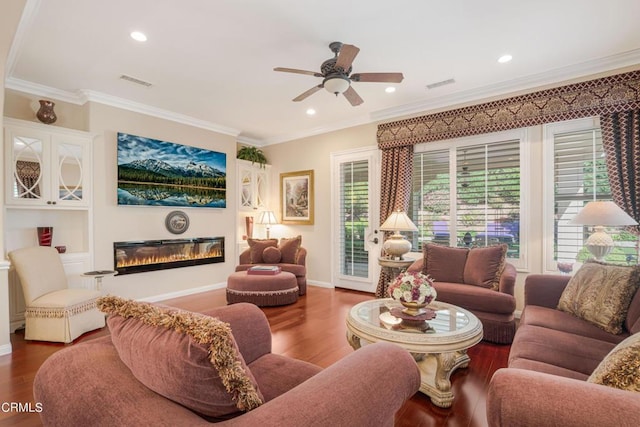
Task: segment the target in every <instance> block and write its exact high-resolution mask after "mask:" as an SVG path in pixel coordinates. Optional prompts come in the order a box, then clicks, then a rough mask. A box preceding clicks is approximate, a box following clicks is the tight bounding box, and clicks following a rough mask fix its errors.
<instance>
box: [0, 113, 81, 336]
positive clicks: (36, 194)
mask: <svg viewBox="0 0 640 427" xmlns="http://www.w3.org/2000/svg"><path fill="white" fill-rule="evenodd" d="M92 143H93V135H91V134H90V133H88V132H82V131H77V130H72V129H65V128H61V127H59V126H51V125H44V124H41V123H35V122H29V121H24V120H17V119H12V118H4V158H5V164H4V170H5V174H4V178H5V179H4V182H5V203H4V214H5V215H4V227H3V229H4V236H3V238H4V246H5V249H6V251H7V252H10V251H12V250H14V249H18V248H23V247H28V246H35V245H37V244H38V237H37V227H53V242H52V245H51V246H66V248H67V251H66V253H64V254H61V255H60V257H61V259H62V263H63V265H64V268H65V272H66V273H67V277H68V279H69V286H70V287H91V286H93V282H92V281H91V279H89V278H84V277H82V273H83V272H86V271H89V270H90V269H91V266H92V265H93V262H92V254H91V248H92V229H93V226H92V197H93V196H92V173H91V165H92ZM9 310H10V313H9V315H10V320H11V330H12V331H14V330H15V329H16V328H18V327H20V326H21V324H23V323H24V299H23V297H22V289H21V287H20V283H19V280H18V278H17V275H16V274H15V272H14V271H13V269H10V271H9Z"/></svg>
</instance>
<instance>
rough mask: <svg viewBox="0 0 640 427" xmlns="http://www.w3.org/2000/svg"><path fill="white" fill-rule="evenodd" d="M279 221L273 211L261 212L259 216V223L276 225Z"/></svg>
mask: <svg viewBox="0 0 640 427" xmlns="http://www.w3.org/2000/svg"><path fill="white" fill-rule="evenodd" d="M277 223H278V220H277V219H276V216H275V214H274V213H273V211H264V212H262V213H261V214H260V218H258V224H264V225H274V224H277Z"/></svg>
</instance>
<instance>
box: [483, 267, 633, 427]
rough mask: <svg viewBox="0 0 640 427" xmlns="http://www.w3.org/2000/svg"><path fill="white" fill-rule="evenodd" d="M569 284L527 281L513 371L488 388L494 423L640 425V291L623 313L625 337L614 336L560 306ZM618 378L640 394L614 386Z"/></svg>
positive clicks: (507, 426)
mask: <svg viewBox="0 0 640 427" xmlns="http://www.w3.org/2000/svg"><path fill="white" fill-rule="evenodd" d="M569 280H570V278H569V276H560V275H530V276H528V277H527V279H526V281H525V307H524V310H523V313H522V316H521V319H520V325H519V327H518V331H517V332H516V336H515V339H514V341H513V344H512V346H511V350H510V353H509V367H508V368H503V369H499V370H498V371H497V372H496V373H495V374H494V376H493V378H492V379H491V382H490V385H489V392H488V397H487V419H488V421H489V425H490V426H504V427H513V426H531V427H533V426H535V427H538V426H551V425H554V426H563V427H585V426H616V427H619V426H639V425H640V394H639V393H638V391H640V386H639V384H640V383H639V378H640V335H638V334H639V333H640V292H636V293H635V296H633V298H632V299H631V303H630V305H629V308H628V311H626V312H625V311H624V310H619V312H621V313H626V317H625V318H624V322H623V323H622V330H621V332H620V333H611V332H608V331H607V330H605V329H603V328H602V326H597V325H596V324H594V323H593V322H590V321H587V320H585V319H584V318H582V317H578V316H576V315H575V314H571V313H569V312H565V311H562V310H559V309H558V308H557V307H558V306H559V303H560V301H561V296H562V295H563V291H564V290H565V288H566V287H567V284H568V283H569ZM620 285H621V284H620V283H618V284H615V286H620ZM596 291H597V292H598V291H599V290H598V289H596ZM598 293H599V292H598ZM605 295H606V292H605ZM602 312H604V310H602ZM595 313H596V314H598V311H597V310H596V312H595ZM634 342H635V343H634ZM632 354H635V358H634V357H630V356H631V355H632ZM619 356H621V358H619ZM614 357H615V358H616V359H618V362H614V360H615V359H614ZM624 358H626V359H624ZM621 360H622V361H623V362H624V361H625V360H626V361H627V362H624V363H627V365H626V369H625V368H624V363H623V365H620V366H616V363H619V362H620V361H621ZM629 367H630V369H629ZM617 373H622V374H623V378H622V382H623V383H625V384H626V385H627V386H629V383H630V387H631V388H633V387H635V389H636V392H633V391H627V390H622V389H618V388H613V387H611V386H610V385H611V384H616V383H619V382H620V378H618V377H617ZM634 381H635V384H634V383H633V382H634ZM604 384H607V385H604Z"/></svg>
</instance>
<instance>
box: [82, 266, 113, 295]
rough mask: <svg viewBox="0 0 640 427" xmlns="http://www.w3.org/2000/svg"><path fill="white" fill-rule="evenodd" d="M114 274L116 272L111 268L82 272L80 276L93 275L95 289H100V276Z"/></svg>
mask: <svg viewBox="0 0 640 427" xmlns="http://www.w3.org/2000/svg"><path fill="white" fill-rule="evenodd" d="M116 274H118V272H117V271H113V270H95V271H87V272H86V273H82V276H84V277H93V278H94V279H96V290H98V291H99V290H101V289H102V278H103V277H104V276H115V275H116Z"/></svg>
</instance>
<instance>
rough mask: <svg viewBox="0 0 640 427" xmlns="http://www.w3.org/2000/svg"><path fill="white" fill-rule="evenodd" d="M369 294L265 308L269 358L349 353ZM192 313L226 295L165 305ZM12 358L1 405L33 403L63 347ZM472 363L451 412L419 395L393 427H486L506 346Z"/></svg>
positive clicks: (31, 420)
mask: <svg viewBox="0 0 640 427" xmlns="http://www.w3.org/2000/svg"><path fill="white" fill-rule="evenodd" d="M372 297H373V296H372V295H371V294H365V293H360V292H353V291H348V290H341V289H336V290H333V289H325V288H318V287H314V286H310V287H309V289H308V292H307V295H306V296H305V297H302V298H301V299H300V300H298V302H297V303H295V304H292V305H287V306H281V307H265V308H264V309H263V310H264V312H265V313H266V315H267V318H268V319H269V323H270V325H271V330H272V334H273V352H274V353H279V354H284V355H287V356H290V357H294V358H297V359H302V360H306V361H308V362H311V363H315V364H317V365H319V366H322V367H327V366H329V365H331V364H332V363H335V362H336V361H338V360H339V359H341V358H342V357H344V356H346V355H347V354H349V353H351V352H353V349H352V348H351V347H350V346H349V344H348V343H347V340H346V338H345V335H346V326H345V319H346V315H347V312H348V310H349V309H350V308H351V306H353V305H354V304H356V303H358V302H361V301H364V300H367V299H371V298H372ZM163 304H166V305H172V306H176V307H180V308H183V309H185V310H191V311H202V310H206V309H207V308H210V307H213V306H219V305H225V304H226V299H225V291H224V289H220V290H215V291H210V292H205V293H201V294H196V295H190V296H186V297H181V298H176V299H172V300H166V301H163ZM107 334H108V331H107V330H106V328H105V329H101V330H99V331H94V332H90V333H88V334H85V335H83V336H82V337H80V338H78V339H77V340H76V341H75V342H74V344H71V345H76V344H77V343H79V342H84V341H88V340H91V339H94V338H96V337H99V336H103V335H107ZM11 343H12V346H13V353H12V354H10V355H6V356H0V404H1V403H2V402H21V403H27V402H32V404H33V405H34V404H35V402H34V400H33V393H32V387H33V378H34V376H35V374H36V371H37V370H38V368H39V367H40V365H41V364H42V362H43V361H44V360H45V359H46V358H47V357H49V356H50V355H51V354H53V353H55V352H56V351H58V350H60V349H63V348H64V347H65V345H63V344H52V343H42V342H29V341H25V340H24V335H23V334H22V333H20V332H19V333H17V334H12V335H11ZM468 354H469V356H470V357H471V363H470V365H469V367H468V368H467V369H459V370H457V371H456V372H455V373H454V374H453V375H452V377H451V382H452V384H453V390H454V395H455V400H454V402H453V406H452V407H451V408H449V409H443V408H438V407H437V406H434V405H432V404H431V402H430V400H429V398H428V397H426V396H424V395H423V394H422V393H417V394H416V395H415V396H414V397H413V398H411V400H409V401H408V402H407V403H406V404H405V405H404V406H403V407H402V408H401V409H400V411H398V413H397V415H396V423H395V424H396V426H411V427H427V426H474V427H475V426H486V425H487V421H486V412H485V402H486V390H487V385H488V383H489V380H490V379H491V376H492V375H493V373H494V372H495V371H496V370H497V369H498V368H501V367H504V366H506V365H507V357H508V355H509V346H505V345H494V344H489V343H485V342H482V343H480V344H478V345H476V346H475V347H472V348H470V349H469V352H468ZM39 425H41V423H40V418H39V416H38V414H37V413H15V412H3V411H0V426H25V427H26V426H39Z"/></svg>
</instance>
